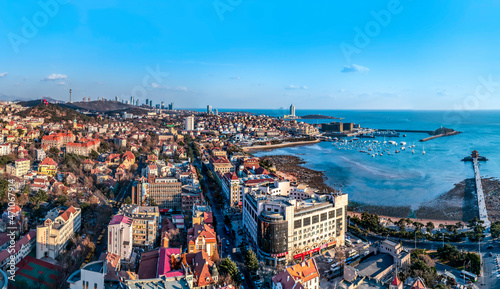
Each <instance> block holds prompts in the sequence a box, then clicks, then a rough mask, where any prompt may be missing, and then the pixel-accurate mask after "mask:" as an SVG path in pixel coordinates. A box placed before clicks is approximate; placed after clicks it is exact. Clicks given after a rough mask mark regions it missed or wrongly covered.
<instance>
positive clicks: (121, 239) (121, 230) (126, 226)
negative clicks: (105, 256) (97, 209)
mask: <svg viewBox="0 0 500 289" xmlns="http://www.w3.org/2000/svg"><path fill="white" fill-rule="evenodd" d="M132 223H133V220H132V219H130V218H128V217H126V216H123V215H116V216H114V217H113V219H111V222H110V223H109V225H108V253H111V254H115V255H117V256H120V259H121V260H128V259H129V258H130V255H131V254H132Z"/></svg>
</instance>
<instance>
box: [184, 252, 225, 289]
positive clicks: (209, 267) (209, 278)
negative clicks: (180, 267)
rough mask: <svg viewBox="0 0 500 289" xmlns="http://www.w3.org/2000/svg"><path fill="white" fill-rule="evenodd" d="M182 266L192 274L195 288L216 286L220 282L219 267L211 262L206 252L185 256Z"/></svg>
mask: <svg viewBox="0 0 500 289" xmlns="http://www.w3.org/2000/svg"><path fill="white" fill-rule="evenodd" d="M182 264H184V265H185V266H186V268H189V270H190V272H189V273H192V275H193V285H194V287H195V288H205V286H209V285H210V284H216V283H217V281H218V280H219V271H218V270H217V265H216V264H215V263H214V262H212V260H210V257H209V256H208V254H207V253H206V252H205V251H200V252H198V253H186V254H184V255H183V256H182Z"/></svg>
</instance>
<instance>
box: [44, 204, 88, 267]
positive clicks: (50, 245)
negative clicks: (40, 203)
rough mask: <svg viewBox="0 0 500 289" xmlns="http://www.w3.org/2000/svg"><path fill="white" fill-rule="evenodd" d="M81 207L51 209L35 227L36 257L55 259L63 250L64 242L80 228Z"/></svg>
mask: <svg viewBox="0 0 500 289" xmlns="http://www.w3.org/2000/svg"><path fill="white" fill-rule="evenodd" d="M80 226H81V209H80V208H75V207H73V206H71V207H69V208H67V209H66V210H62V209H59V208H55V209H52V210H51V211H49V212H48V213H47V216H46V218H45V222H44V223H43V224H42V225H38V226H37V228H36V257H37V259H41V258H43V257H50V258H52V259H55V258H56V257H57V256H58V255H59V253H60V252H61V251H62V250H64V247H65V246H66V243H67V242H68V240H69V239H70V238H72V237H73V235H74V234H75V232H77V231H79V230H80Z"/></svg>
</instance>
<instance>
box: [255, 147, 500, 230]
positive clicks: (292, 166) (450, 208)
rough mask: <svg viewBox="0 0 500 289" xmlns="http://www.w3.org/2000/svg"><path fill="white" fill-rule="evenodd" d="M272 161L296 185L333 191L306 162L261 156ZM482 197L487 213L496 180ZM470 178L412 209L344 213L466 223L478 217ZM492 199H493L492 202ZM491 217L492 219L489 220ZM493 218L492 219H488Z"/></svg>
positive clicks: (486, 183)
mask: <svg viewBox="0 0 500 289" xmlns="http://www.w3.org/2000/svg"><path fill="white" fill-rule="evenodd" d="M261 158H262V159H267V160H269V161H271V162H272V164H273V166H274V167H275V168H276V170H277V171H281V172H283V173H285V174H286V175H288V176H292V177H293V178H295V179H296V181H297V182H299V183H305V184H307V185H309V186H310V187H311V188H314V189H318V190H320V191H330V192H331V191H334V189H333V188H332V187H330V186H328V185H327V184H326V180H327V179H328V178H327V176H326V174H325V173H324V172H323V171H317V170H312V169H309V168H306V167H304V166H303V164H305V163H306V162H305V161H304V160H303V159H301V158H300V157H298V156H293V155H270V156H264V157H261ZM483 187H484V188H485V195H487V196H488V197H487V200H488V202H487V209H488V211H489V212H488V214H490V213H491V212H492V211H493V206H494V205H495V204H500V180H497V179H494V178H488V179H483ZM474 193H475V184H474V180H473V179H465V180H463V181H461V182H459V183H457V184H455V185H454V187H453V188H452V189H450V190H449V191H447V192H445V193H443V194H441V195H440V196H438V197H437V198H435V199H433V200H430V201H427V202H424V203H422V204H420V205H419V207H418V208H417V209H416V210H412V209H411V207H410V206H379V205H372V204H369V203H363V202H356V201H349V206H348V211H349V212H352V213H353V214H357V213H362V212H367V213H372V214H373V213H374V214H377V215H379V216H380V217H384V218H410V219H417V220H431V221H433V222H454V223H456V222H467V221H468V220H470V219H472V218H474V217H475V216H477V215H478V207H477V200H476V198H475V195H474ZM493 198H494V199H493ZM492 217H493V218H492ZM492 219H493V220H492ZM499 219H500V213H498V214H493V216H491V217H490V220H492V221H494V220H499Z"/></svg>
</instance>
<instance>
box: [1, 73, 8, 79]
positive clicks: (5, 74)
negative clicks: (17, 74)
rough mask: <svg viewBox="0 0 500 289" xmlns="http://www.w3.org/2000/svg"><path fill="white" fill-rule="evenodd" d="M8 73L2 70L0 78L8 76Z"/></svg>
mask: <svg viewBox="0 0 500 289" xmlns="http://www.w3.org/2000/svg"><path fill="white" fill-rule="evenodd" d="M7 74H8V73H7V72H2V73H0V78H4V77H6V76H7Z"/></svg>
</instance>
